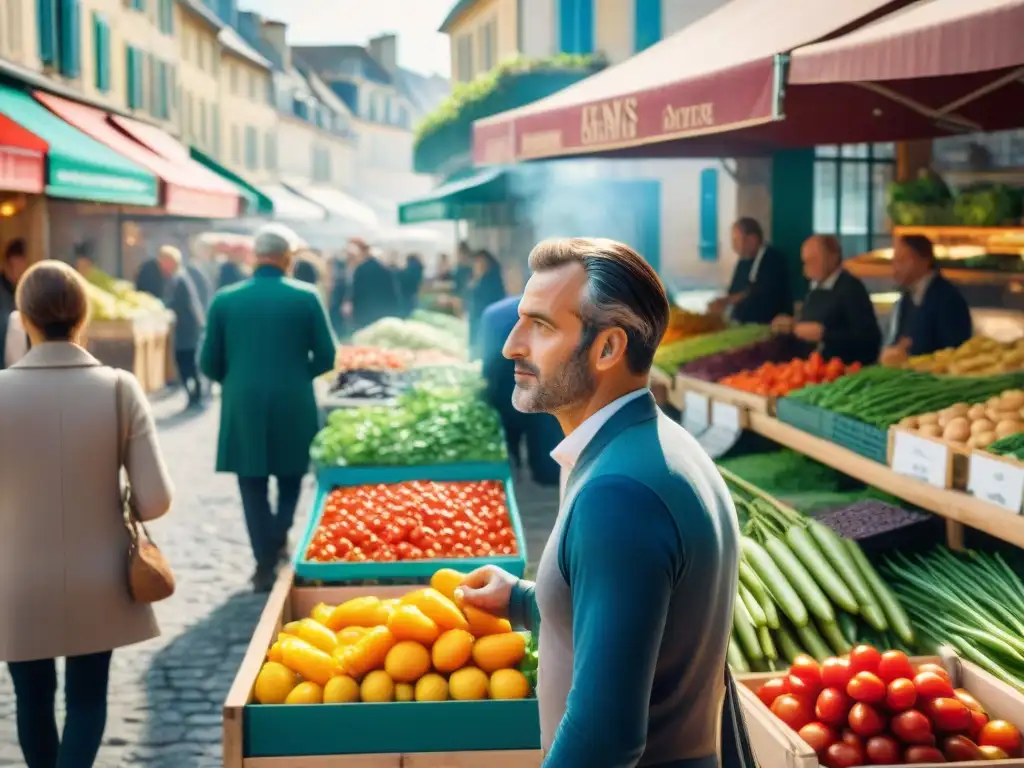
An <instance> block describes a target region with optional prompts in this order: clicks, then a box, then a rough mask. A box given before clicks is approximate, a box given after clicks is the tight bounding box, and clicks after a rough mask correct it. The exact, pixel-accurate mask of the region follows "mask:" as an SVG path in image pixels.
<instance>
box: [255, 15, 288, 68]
mask: <svg viewBox="0 0 1024 768" xmlns="http://www.w3.org/2000/svg"><path fill="white" fill-rule="evenodd" d="M287 33H288V26H287V25H286V24H285V23H284V22H281V21H269V20H266V19H264V21H263V24H262V26H261V28H260V37H262V38H263V41H264V42H265V43H266V44H267V45H269V46H270V47H271V48H273V49H274V52H275V53H277V55H278V58H279V59H280V60H281V66H282V68H283V69H286V70H287V69H290V68H291V66H292V51H291V48H290V47H289V46H288V41H287V36H288V35H287Z"/></svg>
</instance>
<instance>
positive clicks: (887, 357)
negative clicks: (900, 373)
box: [879, 344, 907, 368]
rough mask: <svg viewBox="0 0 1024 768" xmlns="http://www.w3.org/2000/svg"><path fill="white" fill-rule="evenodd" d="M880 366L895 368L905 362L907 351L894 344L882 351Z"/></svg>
mask: <svg viewBox="0 0 1024 768" xmlns="http://www.w3.org/2000/svg"><path fill="white" fill-rule="evenodd" d="M879 362H881V364H882V365H887V366H890V367H894V368H895V367H897V366H900V365H903V363H905V362H907V351H906V350H905V349H904V348H903V347H902V346H901V345H900V344H895V345H893V346H891V347H886V348H885V349H883V350H882V357H881V359H880V360H879Z"/></svg>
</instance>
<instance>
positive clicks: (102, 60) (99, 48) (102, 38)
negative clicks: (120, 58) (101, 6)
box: [92, 11, 110, 93]
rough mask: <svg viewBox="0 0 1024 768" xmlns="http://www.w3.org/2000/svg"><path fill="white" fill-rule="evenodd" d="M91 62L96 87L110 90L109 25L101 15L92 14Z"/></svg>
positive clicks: (104, 91) (105, 90) (104, 90)
mask: <svg viewBox="0 0 1024 768" xmlns="http://www.w3.org/2000/svg"><path fill="white" fill-rule="evenodd" d="M92 44H93V59H94V61H93V64H94V66H95V68H96V88H97V90H99V91H102V92H103V93H107V92H108V91H109V90H110V26H109V25H108V24H107V22H106V21H105V20H104V18H103V15H102V14H99V13H96V12H95V11H93V14H92Z"/></svg>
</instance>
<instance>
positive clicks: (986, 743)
mask: <svg viewBox="0 0 1024 768" xmlns="http://www.w3.org/2000/svg"><path fill="white" fill-rule="evenodd" d="M978 744H980V745H981V746H983V747H999V748H1000V749H1001V750H1003V751H1004V752H1006V753H1007V754H1008V755H1010V756H1011V757H1015V756H1016V755H1017V753H1018V752H1019V751H1020V746H1021V738H1020V731H1019V730H1018V729H1017V726H1015V725H1014V724H1013V723H1008V722H1006V721H1005V720H992V721H990V722H988V723H985V725H984V727H983V728H982V729H981V733H979V734H978Z"/></svg>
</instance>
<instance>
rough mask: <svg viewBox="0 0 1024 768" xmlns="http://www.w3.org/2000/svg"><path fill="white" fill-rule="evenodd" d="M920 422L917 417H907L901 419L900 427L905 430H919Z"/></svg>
mask: <svg viewBox="0 0 1024 768" xmlns="http://www.w3.org/2000/svg"><path fill="white" fill-rule="evenodd" d="M919 425H920V422H919V421H918V420H917V416H907V417H906V418H904V419H900V426H901V427H903V428H904V429H917V428H918V426H919Z"/></svg>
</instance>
